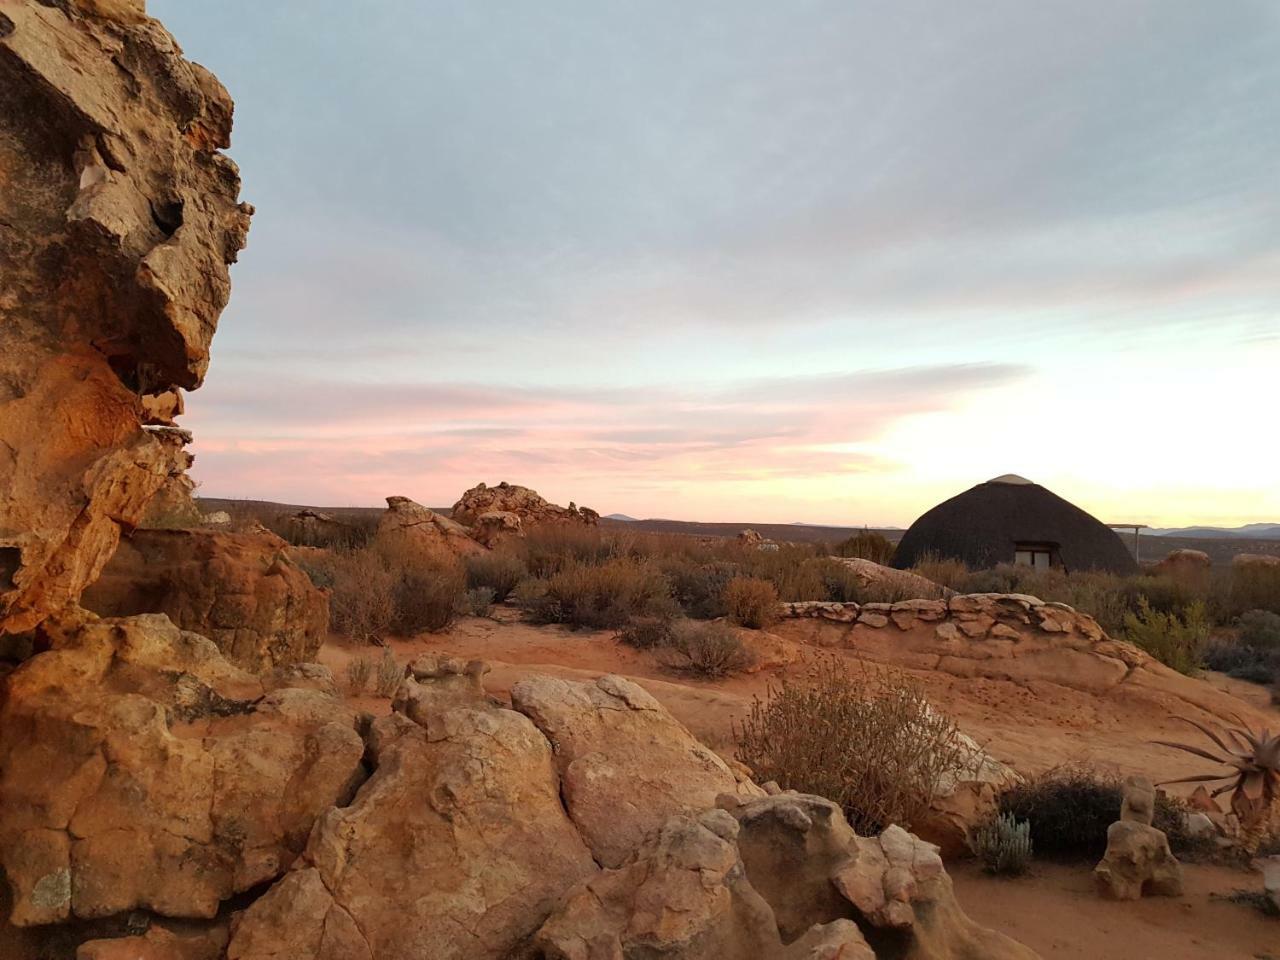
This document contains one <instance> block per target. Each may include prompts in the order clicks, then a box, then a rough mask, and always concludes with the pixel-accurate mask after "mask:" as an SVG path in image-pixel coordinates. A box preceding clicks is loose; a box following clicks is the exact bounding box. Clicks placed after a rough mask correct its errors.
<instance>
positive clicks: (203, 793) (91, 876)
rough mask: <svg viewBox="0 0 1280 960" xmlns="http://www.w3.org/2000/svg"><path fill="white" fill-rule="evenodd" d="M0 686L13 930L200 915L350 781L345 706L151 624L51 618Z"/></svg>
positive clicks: (287, 847)
mask: <svg viewBox="0 0 1280 960" xmlns="http://www.w3.org/2000/svg"><path fill="white" fill-rule="evenodd" d="M44 630H45V635H44V636H43V637H42V638H41V640H42V644H43V645H47V646H48V648H49V649H48V651H47V652H45V653H41V654H38V655H37V656H35V657H32V658H31V659H30V660H27V661H26V662H25V663H23V664H22V665H21V666H20V667H19V668H18V669H17V670H15V671H14V672H13V673H12V674H10V675H9V676H8V677H7V678H5V680H4V681H3V686H2V687H0V865H2V866H3V868H4V871H5V873H6V874H7V877H8V881H9V885H10V888H11V890H12V894H13V911H12V922H13V923H14V924H16V925H19V926H25V925H30V924H42V923H53V922H58V921H62V920H67V919H69V918H71V917H76V918H81V919H86V918H95V917H104V916H109V915H112V914H117V913H122V912H125V911H128V910H133V909H147V910H151V911H154V912H156V913H159V914H163V915H166V916H172V917H212V916H213V915H214V914H215V912H216V911H217V910H218V907H219V904H220V903H221V902H222V901H223V900H225V899H227V898H228V897H230V896H231V895H232V894H235V893H237V892H240V891H243V890H247V889H249V888H251V887H253V886H256V885H257V884H260V883H262V882H264V881H267V880H270V879H272V878H273V877H276V876H278V875H279V874H280V873H281V872H283V871H284V869H286V868H287V867H288V865H289V864H290V862H291V861H292V860H293V858H294V857H295V856H296V855H297V854H298V852H300V851H301V849H302V847H303V844H304V843H305V842H306V838H307V834H308V833H309V832H310V829H311V825H312V823H313V822H314V820H315V818H316V816H317V814H318V813H320V812H321V811H322V810H325V809H327V808H328V807H330V806H332V805H333V804H335V803H338V802H343V801H344V800H345V799H346V798H347V797H348V796H350V794H351V792H352V791H353V790H354V787H355V785H356V784H357V783H358V781H359V779H360V778H361V776H362V767H361V760H362V755H363V753H364V745H363V743H362V741H361V739H360V737H359V735H358V734H357V733H356V731H355V717H354V716H353V714H352V713H351V711H350V710H349V709H348V708H347V707H345V706H344V705H343V704H342V703H341V701H338V700H336V699H334V698H332V697H329V696H326V695H324V694H322V693H320V692H317V691H314V690H298V689H282V690H276V691H273V692H270V693H265V692H264V688H263V686H262V684H261V682H260V681H259V680H258V679H257V678H255V677H254V676H253V675H251V674H249V673H246V672H244V671H242V670H240V669H238V668H236V667H234V666H232V665H231V664H230V663H228V662H227V661H226V660H225V659H224V658H223V657H222V656H221V654H219V652H218V650H217V648H216V647H215V646H214V645H213V643H212V642H210V641H209V640H206V639H205V638H203V637H200V636H197V635H195V634H192V633H184V632H181V631H179V630H178V628H177V627H175V626H173V624H172V623H170V622H169V621H168V619H166V618H165V617H163V616H147V617H135V618H131V619H126V620H100V621H99V620H93V619H90V620H88V621H85V622H80V621H68V622H63V621H49V622H48V623H47V624H46V626H45V628H44Z"/></svg>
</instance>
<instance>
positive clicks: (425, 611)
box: [395, 560, 467, 635]
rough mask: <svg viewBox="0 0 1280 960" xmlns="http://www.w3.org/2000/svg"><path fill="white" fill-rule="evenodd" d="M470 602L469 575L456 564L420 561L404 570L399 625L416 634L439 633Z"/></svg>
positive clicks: (397, 606) (398, 596)
mask: <svg viewBox="0 0 1280 960" xmlns="http://www.w3.org/2000/svg"><path fill="white" fill-rule="evenodd" d="M466 600H467V584H466V575H465V574H464V572H463V569H462V565H461V564H459V563H457V562H456V561H445V560H419V561H414V562H413V563H412V565H410V566H407V567H405V568H404V569H402V570H401V571H400V575H399V578H398V580H397V582H396V587H395V611H396V615H395V626H396V629H397V630H399V631H400V632H401V633H404V634H407V635H412V634H416V633H422V632H424V631H426V632H430V633H438V632H439V631H441V630H444V629H445V628H446V627H448V626H449V625H450V624H452V623H453V621H454V620H455V619H457V617H458V614H459V613H460V612H462V611H463V610H464V609H465V605H466Z"/></svg>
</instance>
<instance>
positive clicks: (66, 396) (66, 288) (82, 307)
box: [0, 3, 252, 632]
mask: <svg viewBox="0 0 1280 960" xmlns="http://www.w3.org/2000/svg"><path fill="white" fill-rule="evenodd" d="M0 89H3V90H4V91H5V108H4V110H2V111H0V179H3V181H4V182H5V183H6V184H7V185H9V186H8V187H6V188H5V189H0V223H3V224H4V229H0V277H3V278H4V280H3V284H4V286H3V290H0V312H2V314H3V322H0V632H5V631H9V632H22V631H26V630H30V629H31V628H33V627H34V626H36V625H37V624H38V623H39V622H40V621H41V620H42V619H44V618H45V617H46V616H48V615H49V614H50V613H51V612H53V611H56V610H59V609H61V608H63V607H65V606H66V605H67V604H69V603H71V602H72V601H74V600H75V599H76V597H78V596H79V594H80V591H81V590H82V589H83V587H84V586H85V585H86V584H88V583H90V582H92V581H93V580H94V579H95V578H96V577H97V575H98V573H99V571H100V570H101V569H102V566H103V565H104V564H105V563H106V562H107V559H108V558H109V557H110V556H111V554H112V552H113V551H114V550H115V546H116V540H117V538H118V535H119V529H120V526H121V525H124V526H131V525H134V524H136V523H137V522H138V521H139V520H140V518H141V517H142V516H143V512H144V510H145V508H146V506H147V504H148V502H149V501H150V499H151V497H152V496H153V495H154V494H155V493H156V492H157V491H158V490H159V489H160V488H161V487H162V486H163V485H164V484H165V483H166V482H167V481H168V480H169V478H170V474H171V471H172V469H173V457H172V451H170V450H168V449H166V447H165V445H164V443H163V442H162V441H160V440H158V439H157V438H156V437H155V436H153V435H152V434H151V433H148V432H147V431H145V430H143V428H142V423H143V420H144V417H147V416H151V415H150V414H147V413H145V412H144V405H143V400H142V398H143V397H144V396H148V395H154V394H157V393H162V392H164V391H167V390H170V389H171V388H173V387H182V388H184V389H193V388H195V387H197V386H199V384H200V382H201V380H202V379H203V377H204V373H205V369H206V367H207V364H208V350H209V342H210V340H211V338H212V336H213V332H214V329H215V327H216V324H217V319H218V315H219V314H220V313H221V311H222V308H223V306H224V305H225V304H226V302H227V297H228V294H229V290H230V284H229V280H228V273H227V265H228V264H229V263H230V262H232V261H233V260H234V259H235V257H236V253H237V252H238V251H239V250H240V248H241V247H242V246H243V244H244V239H245V233H246V231H247V229H248V222H249V216H250V214H251V213H252V210H251V209H250V208H249V207H248V206H247V205H241V204H239V203H238V200H237V195H238V193H239V187H240V184H239V177H238V175H237V172H236V168H235V166H234V164H232V163H231V162H230V161H229V160H227V159H226V158H225V157H224V156H223V155H222V154H221V153H220V152H219V151H220V149H221V148H224V147H226V146H227V144H228V142H229V138H230V128H231V101H230V99H229V98H228V97H227V94H226V91H225V90H223V88H222V87H221V85H220V84H219V83H218V81H217V80H216V79H214V77H213V76H212V75H211V74H210V73H209V72H208V71H206V70H204V69H203V68H202V67H199V66H197V65H195V64H191V63H188V62H187V61H186V60H184V59H183V58H182V55H181V51H180V50H179V49H178V46H177V44H176V43H174V41H173V39H172V37H170V36H169V34H168V33H167V32H165V30H164V28H163V27H161V26H160V24H159V23H157V22H156V21H154V20H149V19H146V18H145V17H143V16H135V17H128V18H124V19H121V18H111V19H106V18H103V17H100V16H96V15H94V14H93V12H92V10H90V9H89V8H88V6H87V5H85V4H83V3H74V4H73V3H60V4H41V3H11V4H6V5H5V10H4V29H3V30H2V31H0ZM17 185H21V188H20V189H10V188H9V187H16V186H17Z"/></svg>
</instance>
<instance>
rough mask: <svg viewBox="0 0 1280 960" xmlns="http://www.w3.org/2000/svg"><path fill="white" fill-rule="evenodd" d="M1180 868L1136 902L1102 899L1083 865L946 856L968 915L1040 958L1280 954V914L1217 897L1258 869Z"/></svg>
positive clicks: (1156, 959) (1276, 957)
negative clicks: (1000, 863)
mask: <svg viewBox="0 0 1280 960" xmlns="http://www.w3.org/2000/svg"><path fill="white" fill-rule="evenodd" d="M1183 867H1184V870H1183V881H1184V885H1185V888H1186V889H1185V892H1184V894H1183V896H1181V897H1177V898H1166V897H1148V898H1147V899H1145V900H1140V901H1138V902H1136V903H1116V902H1113V901H1109V900H1103V899H1102V898H1101V897H1099V896H1098V895H1097V894H1096V893H1094V891H1093V877H1092V874H1091V871H1090V868H1089V867H1088V866H1087V865H1080V866H1075V865H1072V866H1067V865H1063V864H1051V863H1037V864H1036V866H1035V869H1034V871H1033V872H1032V873H1031V875H1029V876H1026V877H1018V878H1016V879H1002V878H997V877H991V876H988V875H987V874H985V873H983V872H982V871H981V870H980V869H978V867H977V866H975V865H974V864H973V863H949V864H948V865H947V870H948V871H949V872H950V874H951V878H952V881H953V882H954V883H955V888H956V895H957V897H958V898H959V900H960V903H961V905H962V906H963V907H964V908H965V910H966V911H967V912H968V914H969V916H971V917H973V919H974V920H976V921H978V922H979V923H981V924H983V925H984V926H988V927H993V928H995V929H997V930H1001V931H1003V932H1004V933H1006V934H1008V935H1009V936H1011V937H1013V938H1014V939H1016V940H1020V941H1022V942H1023V943H1025V944H1026V945H1027V946H1029V947H1031V948H1032V949H1033V950H1035V951H1037V952H1038V953H1039V954H1040V955H1041V956H1042V957H1044V960H1237V958H1252V960H1264V958H1269V960H1280V920H1275V919H1272V918H1270V917H1267V916H1264V915H1263V914H1262V913H1261V912H1259V911H1257V910H1255V909H1253V908H1252V907H1248V906H1244V905H1242V904H1237V903H1230V902H1228V901H1227V900H1225V899H1222V898H1223V897H1225V896H1226V895H1228V894H1230V893H1232V892H1233V891H1236V890H1241V889H1246V890H1258V889H1260V887H1261V880H1260V879H1259V878H1258V875H1256V874H1250V873H1247V872H1244V871H1242V870H1232V869H1228V868H1226V867H1219V866H1212V865H1208V864H1184V865H1183Z"/></svg>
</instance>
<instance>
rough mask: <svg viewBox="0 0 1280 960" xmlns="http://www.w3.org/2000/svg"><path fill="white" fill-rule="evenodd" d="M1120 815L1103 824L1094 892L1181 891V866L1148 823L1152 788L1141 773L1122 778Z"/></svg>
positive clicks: (1124, 895)
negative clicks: (1104, 842)
mask: <svg viewBox="0 0 1280 960" xmlns="http://www.w3.org/2000/svg"><path fill="white" fill-rule="evenodd" d="M1123 796H1124V799H1123V801H1122V803H1121V807H1120V819H1119V820H1117V821H1116V822H1115V823H1113V824H1112V825H1111V826H1110V827H1108V828H1107V852H1106V854H1105V855H1104V856H1103V858H1102V861H1101V862H1100V863H1099V864H1098V865H1097V867H1095V868H1094V871H1093V876H1094V880H1095V882H1096V883H1097V887H1098V892H1099V893H1100V894H1101V895H1102V896H1103V897H1106V898H1107V899H1110V900H1137V899H1139V898H1141V897H1143V896H1147V895H1151V896H1160V897H1178V896H1181V895H1182V866H1181V865H1180V864H1179V863H1178V861H1177V860H1176V859H1175V858H1174V856H1173V853H1172V852H1171V851H1170V850H1169V839H1168V837H1166V836H1165V834H1164V833H1163V831H1160V830H1157V829H1156V828H1155V827H1153V826H1152V825H1151V821H1152V819H1154V817H1155V810H1156V790H1155V787H1154V786H1152V784H1151V781H1150V780H1147V779H1146V778H1145V777H1130V778H1129V779H1128V780H1126V781H1125V785H1124V795H1123Z"/></svg>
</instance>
